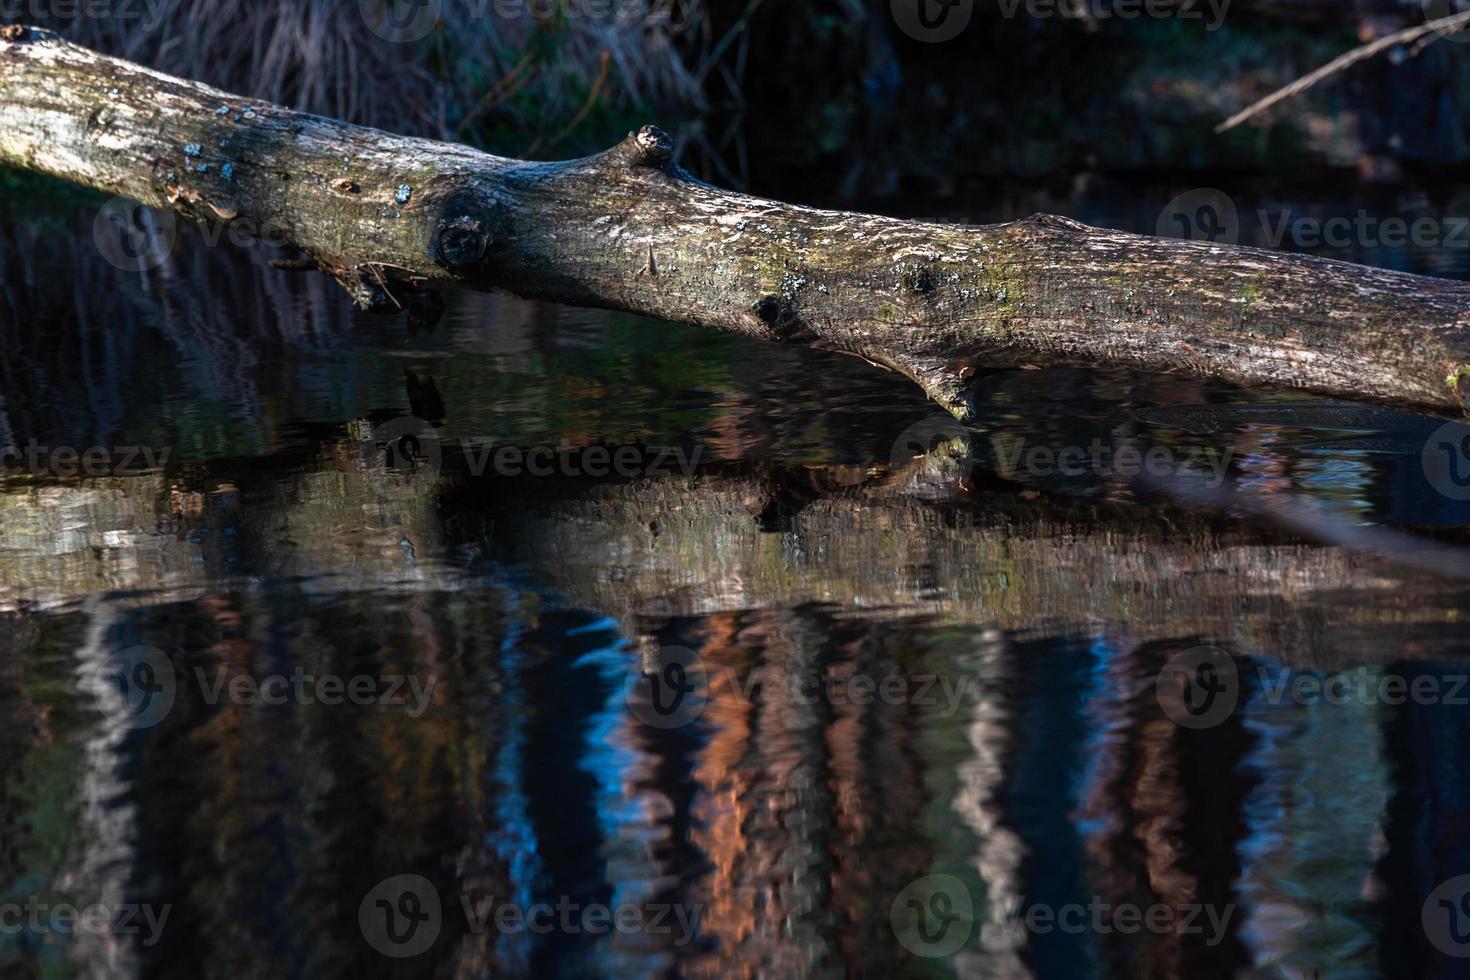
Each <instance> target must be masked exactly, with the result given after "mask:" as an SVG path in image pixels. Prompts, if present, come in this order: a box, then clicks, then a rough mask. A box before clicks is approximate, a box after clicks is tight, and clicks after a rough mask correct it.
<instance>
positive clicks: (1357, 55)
mask: <svg viewBox="0 0 1470 980" xmlns="http://www.w3.org/2000/svg"><path fill="white" fill-rule="evenodd" d="M1466 27H1470V11H1465V12H1464V13H1458V14H1454V15H1453V16H1450V17H1441V18H1440V19H1439V20H1431V21H1429V22H1428V23H1424V24H1420V25H1419V26H1418V27H1410V28H1408V29H1407V30H1402V31H1398V32H1396V33H1393V34H1388V35H1385V36H1383V37H1380V38H1379V39H1378V40H1376V41H1374V42H1373V43H1371V44H1365V45H1363V46H1362V47H1361V48H1354V49H1353V50H1351V51H1349V52H1348V53H1347V54H1344V55H1341V56H1340V57H1337V58H1334V59H1332V60H1331V61H1329V62H1328V63H1327V64H1325V65H1323V66H1322V67H1321V68H1318V69H1317V70H1316V71H1314V72H1312V73H1311V74H1310V75H1303V76H1302V77H1301V78H1298V79H1297V80H1296V81H1294V82H1292V83H1291V84H1290V85H1288V86H1286V87H1285V88H1282V89H1277V90H1276V91H1275V92H1272V93H1271V94H1270V95H1268V96H1266V97H1265V98H1264V99H1262V100H1261V101H1259V102H1257V103H1255V104H1254V105H1252V106H1250V107H1249V108H1246V109H1242V110H1241V111H1240V112H1237V113H1236V114H1235V115H1233V116H1231V117H1230V118H1229V119H1227V120H1225V121H1224V122H1222V123H1221V124H1220V125H1218V126H1216V127H1215V132H1217V133H1223V132H1225V131H1226V130H1227V129H1234V128H1235V127H1236V126H1239V125H1240V124H1241V123H1243V122H1245V121H1246V120H1247V119H1249V118H1250V117H1251V116H1254V115H1256V114H1257V113H1259V112H1261V111H1263V110H1265V109H1269V108H1270V107H1271V106H1273V105H1275V104H1276V103H1278V102H1282V101H1284V100H1286V99H1289V98H1291V97H1292V96H1293V95H1296V94H1298V93H1300V92H1305V91H1306V90H1307V89H1309V88H1311V87H1312V86H1313V85H1316V84H1317V83H1318V82H1320V81H1322V80H1323V79H1324V78H1327V77H1329V76H1332V75H1335V74H1337V73H1338V72H1340V71H1342V70H1343V69H1344V68H1347V67H1349V66H1351V65H1355V64H1357V63H1358V62H1359V61H1362V60H1364V59H1365V58H1371V57H1373V56H1374V55H1376V54H1379V53H1381V52H1383V51H1386V50H1388V49H1389V48H1392V47H1397V46H1398V45H1400V44H1408V43H1409V42H1411V41H1417V40H1419V39H1420V38H1421V37H1424V36H1425V35H1427V34H1435V33H1442V34H1453V33H1455V32H1457V31H1460V30H1463V29H1465V28H1466Z"/></svg>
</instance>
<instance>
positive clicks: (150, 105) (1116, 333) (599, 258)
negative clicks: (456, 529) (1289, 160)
mask: <svg viewBox="0 0 1470 980" xmlns="http://www.w3.org/2000/svg"><path fill="white" fill-rule="evenodd" d="M793 138H796V137H795V136H793ZM672 156H673V145H672V141H671V140H670V139H669V138H668V136H667V135H666V134H664V133H662V132H661V131H660V130H658V129H656V128H654V127H644V128H643V129H642V130H640V131H639V132H637V133H635V134H632V135H630V136H629V137H628V139H627V140H625V141H624V142H622V143H620V144H619V145H617V146H615V147H613V148H612V149H610V150H608V151H606V152H604V153H601V154H598V155H596V156H593V157H588V158H585V159H581V160H573V161H569V162H564V163H536V162H527V161H518V160H511V159H506V158H502V157H497V156H492V155H490V154H486V153H482V152H480V151H477V150H473V149H470V148H468V147H465V146H460V145H456V144H449V143H439V142H433V141H428V140H421V139H410V138H407V137H401V136H395V135H392V134H390V133H386V132H382V131H378V130H372V129H366V128H363V127H358V126H353V125H349V124H347V123H343V122H338V121H334V120H330V119H324V118H321V117H318V116H311V115H307V114H304V113H299V112H294V111H291V110H288V109H284V108H281V107H279V106H276V105H272V104H269V103H265V102H260V101H255V100H248V99H243V98H240V97H238V96H234V95H230V94H228V93H225V92H221V91H218V90H216V89H212V88H209V87H207V86H204V85H201V84H198V83H195V82H190V81H186V80H183V79H178V78H173V77H170V76H167V75H163V74H160V73H158V72H154V71H150V70H148V69H145V68H142V67H140V66H138V65H134V64H132V63H129V62H126V61H122V60H119V59H114V58H109V57H106V56H103V55H100V54H97V53H95V52H92V51H89V50H87V49H85V48H81V47H78V46H76V45H72V44H68V43H66V42H63V41H61V40H60V39H58V38H57V37H56V36H55V35H53V34H50V33H48V32H45V31H40V30H36V29H29V28H24V27H16V26H12V27H6V28H3V29H0V162H3V163H7V164H10V165H12V166H16V167H20V168H23V169H27V170H33V171H38V172H41V173H46V174H51V175H53V176H56V177H60V178H63V179H66V180H70V181H74V182H76V183H79V184H84V185H86V186H89V187H93V188H96V189H99V190H102V191H105V192H108V193H112V194H117V195H121V196H125V197H128V198H131V199H133V200H137V201H139V202H142V203H144V204H148V205H152V206H155V207H161V208H169V209H172V210H174V211H177V212H179V213H180V214H182V215H184V216H186V217H188V218H191V219H195V220H201V221H216V222H225V223H230V224H233V223H235V222H249V223H250V224H252V225H253V226H255V227H265V226H268V227H272V228H279V229H282V230H283V231H284V233H285V235H286V238H287V240H288V242H289V243H290V244H291V245H294V246H295V247H297V248H299V249H300V250H301V251H302V252H303V253H305V254H306V255H307V256H309V257H310V260H311V261H312V262H313V263H315V265H316V267H317V268H319V269H321V270H322V271H323V272H326V273H328V274H330V275H332V276H333V277H335V278H336V279H337V280H338V281H339V282H341V283H342V284H343V285H344V286H345V287H346V288H347V289H348V290H349V291H350V292H351V293H352V294H353V296H354V298H355V299H356V300H357V302H358V303H359V305H361V306H362V307H364V308H366V309H370V310H375V311H380V312H397V311H399V310H401V309H405V308H407V309H410V310H412V311H418V312H420V314H421V315H424V313H423V311H425V310H427V311H429V313H430V314H432V310H433V309H434V302H433V293H434V290H435V289H437V288H438V287H442V286H463V287H468V288H473V289H504V290H508V291H510V292H513V293H516V294H518V295H521V296H525V297H528V298H534V299H541V300H551V301H555V302H562V303H570V304H574V305H580V306H591V307H601V308H607V309H617V310H627V311H630V312H634V313H641V314H646V315H649V316H655V317H662V318H665V319H671V320H681V321H686V322H692V323H696V324H700V325H703V326H709V327H713V328H716V329H720V330H726V331H731V332H735V333H740V334H744V335H747V336H750V337H756V338H761V339H765V340H772V341H784V342H795V343H803V344H808V345H811V346H814V347H820V348H825V349H830V350H837V351H842V352H845V353H849V354H853V355H856V356H859V357H862V358H864V359H866V360H868V361H869V362H871V363H874V364H877V365H880V366H883V367H886V368H888V369H890V370H893V371H897V372H899V373H901V374H903V375H904V376H906V377H908V378H911V379H912V380H913V381H915V382H916V383H918V384H919V385H920V386H921V387H922V388H923V389H924V391H925V392H926V393H927V394H928V395H929V396H930V397H931V398H933V399H934V400H935V401H937V402H939V403H940V404H941V405H943V406H944V407H945V408H947V409H948V410H949V411H951V412H952V413H954V414H955V416H956V417H958V418H960V419H962V420H963V419H968V418H969V417H970V416H971V415H973V411H974V410H973V407H972V405H971V402H970V400H969V398H968V395H967V387H968V382H969V380H970V378H971V377H973V376H974V375H975V374H976V372H979V371H984V370H988V369H992V368H1004V367H1015V366H1021V365H1032V364H1034V365H1068V364H1071V365H1102V364H1118V365H1125V366H1130V367H1135V368H1141V369H1144V370H1150V371H1177V372H1183V373H1187V374H1192V375H1196V376H1201V377H1216V378H1222V379H1225V380H1228V381H1233V382H1236V383H1240V384H1246V385H1253V386H1274V387H1282V388H1297V389H1305V390H1310V391H1314V392H1319V393H1323V394H1328V395H1333V396H1338V397H1346V398H1353V399H1357V400H1362V401H1373V402H1383V403H1393V404H1402V405H1408V406H1413V407H1416V408H1420V409H1424V410H1429V411H1436V412H1441V413H1454V414H1460V413H1463V412H1464V411H1465V410H1466V409H1467V407H1470V284H1465V283H1459V282H1451V281H1447V280H1440V279H1432V278H1426V277H1420V276H1412V275H1407V274H1403V273H1397V272H1388V271H1383V270H1376V269H1369V268H1366V267H1362V266H1356V265H1351V264H1347V263H1342V262H1333V261H1329V260H1325V259H1317V258H1311V257H1306V256H1299V255H1288V254H1282V253H1277V252H1270V251H1263V250H1258V249H1250V248H1240V247H1233V246H1225V245H1216V244H1212V243H1206V242H1186V241H1176V240H1172V239H1160V238H1151V237H1147V236H1139V235H1130V234H1123V233H1120V232H1112V231H1104V230H1101V229H1096V228H1091V227H1088V226H1086V225H1082V224H1079V223H1077V222H1075V221H1071V220H1068V219H1065V218H1058V217H1054V216H1049V215H1036V216H1033V217H1031V218H1028V219H1025V220H1023V221H1017V222H1011V223H1008V224H1000V225H990V226H984V227H964V226H958V225H944V224H933V223H924V222H915V221H901V220H896V219H891V218H883V217H877V216H871V215H863V214H852V213H844V212H834V211H822V210H817V209H813V208H807V207H800V206H796V205H789V204H782V203H779V202H775V201H768V200H763V199H759V198H755V197H749V196H746V195H741V194H736V193H733V192H729V191H724V190H721V189H719V188H716V187H712V186H710V185H708V184H705V183H703V182H700V181H698V180H695V179H694V178H692V177H691V176H689V175H688V174H687V173H685V172H684V171H682V170H681V169H679V168H678V167H677V166H676V165H675V163H674V162H673V159H672Z"/></svg>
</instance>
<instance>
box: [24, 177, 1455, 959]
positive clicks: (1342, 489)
mask: <svg viewBox="0 0 1470 980" xmlns="http://www.w3.org/2000/svg"><path fill="white" fill-rule="evenodd" d="M1179 190H1180V189H1178V188H1175V189H1167V188H1164V189H1157V190H1152V191H1149V190H1140V189H1131V190H1128V189H1120V188H1109V187H1103V188H1096V187H1092V188H1088V187H1082V188H1070V189H1068V190H1067V195H1069V196H1067V198H1066V200H1065V201H1059V200H1056V199H1052V200H1042V201H1039V202H1038V201H1037V199H1036V198H1037V195H1036V194H1035V193H1034V192H1032V193H1030V194H1029V195H1020V194H1002V195H998V196H993V197H991V198H988V199H987V201H988V203H987V204H985V205H983V206H981V205H977V206H976V207H975V208H973V209H971V210H969V211H965V209H964V208H962V207H961V208H958V210H959V211H961V212H964V213H963V214H962V215H961V216H964V217H971V218H975V219H979V218H986V219H991V218H1001V217H1015V216H1018V215H1019V214H1024V213H1026V211H1029V210H1032V209H1034V208H1035V207H1038V206H1045V207H1048V208H1050V209H1053V210H1061V211H1068V212H1070V213H1073V214H1076V215H1077V216H1078V217H1081V218H1083V219H1091V220H1094V221H1097V222H1099V223H1105V224H1110V225H1113V226H1118V227H1134V228H1139V229H1140V230H1146V231H1151V230H1152V227H1151V224H1152V222H1153V220H1154V217H1155V216H1156V215H1157V213H1158V210H1159V207H1160V206H1161V205H1162V203H1163V201H1166V200H1168V199H1169V198H1170V197H1171V196H1173V195H1174V194H1176V193H1178V192H1179ZM1058 193H1061V192H1058ZM1273 193H1278V194H1279V193H1282V192H1273ZM1041 196H1042V197H1045V196H1046V195H1041ZM1268 196H1269V195H1268ZM1244 200H1246V199H1244V198H1242V201H1244ZM1424 200H1425V201H1426V202H1427V203H1425V204H1424V205H1423V206H1425V207H1448V205H1447V204H1446V203H1445V202H1446V201H1451V200H1457V199H1454V198H1451V197H1448V196H1431V197H1428V198H1425V199H1424ZM1400 203H1401V202H1400ZM1254 206H1255V205H1254V204H1252V205H1251V207H1254ZM1301 206H1302V207H1307V208H1319V209H1326V210H1330V209H1332V208H1334V207H1336V208H1338V209H1339V210H1341V209H1343V208H1345V207H1346V206H1345V205H1342V204H1341V202H1331V201H1329V202H1327V203H1325V204H1320V205H1318V204H1312V203H1310V202H1308V203H1307V204H1304V205H1301ZM1393 206H1394V205H1392V204H1390V205H1386V207H1390V208H1391V207H1393ZM946 207H948V208H950V211H949V213H951V214H954V213H956V206H955V205H954V204H953V202H950V203H949V204H947V205H946ZM7 209H8V212H9V213H7V214H5V215H4V216H3V217H0V228H3V229H4V231H3V232H0V262H3V268H4V273H3V280H0V283H3V287H0V288H3V292H0V318H3V319H0V326H3V338H4V344H5V356H4V358H3V359H0V379H3V387H0V398H3V402H0V446H3V447H4V448H6V449H7V450H8V451H9V455H8V456H7V458H6V465H5V468H4V470H3V472H0V493H3V495H4V499H3V507H0V646H3V651H4V657H3V660H0V961H3V962H4V964H5V965H6V974H7V975H17V976H29V975H34V976H42V975H45V976H69V975H84V976H114V975H115V976H168V977H174V976H178V977H192V976H197V975H214V976H261V977H276V976H289V975H303V976H304V975H310V976H337V975H358V976H377V975H385V976H455V977H460V976H464V977H469V976H520V975H534V976H589V975H650V974H652V975H660V974H681V975H688V976H755V975H764V976H841V975H863V976H868V975H871V976H889V975H895V974H897V975H931V974H932V975H951V974H952V975H960V976H984V977H1024V976H1044V977H1074V976H1078V977H1080V976H1160V977H1165V976H1167V977H1173V976H1179V977H1214V976H1221V977H1223V976H1236V975H1246V976H1262V977H1265V976H1290V977H1316V976H1334V977H1335V976H1375V975H1392V976H1446V977H1448V976H1457V975H1463V974H1465V973H1466V970H1465V968H1464V963H1465V962H1466V961H1465V960H1463V959H1462V958H1461V957H1464V956H1465V955H1466V954H1470V932H1467V931H1466V930H1467V929H1470V897H1467V896H1470V878H1465V877H1460V876H1464V875H1470V843H1467V836H1466V835H1467V833H1470V791H1467V788H1466V787H1467V785H1470V782H1467V778H1470V755H1467V753H1466V751H1465V745H1466V737H1467V735H1470V707H1467V706H1466V705H1467V699H1470V685H1467V684H1465V678H1466V676H1467V674H1470V662H1467V659H1466V656H1465V655H1466V652H1467V644H1466V627H1465V622H1466V619H1467V616H1470V587H1467V584H1466V582H1467V577H1470V559H1467V558H1466V551H1465V550H1464V549H1465V547H1466V544H1467V542H1466V538H1467V535H1466V533H1465V528H1466V526H1467V525H1470V503H1467V502H1466V500H1465V499H1464V498H1466V497H1470V492H1466V493H1460V492H1459V491H1460V490H1462V489H1463V486H1462V484H1460V483H1458V482H1456V480H1455V479H1454V478H1455V477H1456V476H1459V475H1461V470H1460V469H1458V468H1456V466H1457V465H1459V464H1470V460H1460V459H1457V457H1456V452H1457V448H1456V447H1457V445H1458V444H1457V443H1456V442H1455V441H1453V440H1450V441H1444V440H1442V439H1441V440H1440V442H1442V443H1443V445H1440V442H1436V439H1437V438H1438V437H1437V436H1436V433H1438V432H1440V426H1441V425H1442V420H1437V419H1426V418H1420V417H1414V416H1408V415H1404V414H1402V413H1386V412H1382V411H1379V410H1370V409H1365V408H1362V407H1354V406H1342V405H1325V404H1323V403H1321V402H1318V401H1312V400H1305V399H1302V398H1300V397H1296V396H1287V395H1280V394H1276V395H1267V394H1260V393H1250V392H1244V391H1240V390H1237V389H1233V388H1230V387H1227V386H1224V385H1216V384H1201V383H1199V382H1196V381H1192V380H1188V379H1179V378H1163V377H1149V376H1143V375H1137V374H1129V373H1125V372H1114V371H1081V370H1066V371H1014V372H1006V373H1003V374H996V375H992V376H989V377H987V378H984V379H982V381H981V382H980V392H981V394H980V398H979V400H980V403H981V404H982V406H983V409H982V411H981V413H980V418H981V420H982V421H981V424H980V425H979V426H978V427H977V429H976V430H975V431H973V432H969V433H957V432H955V431H954V430H953V428H952V427H951V426H948V425H947V424H946V423H945V422H944V420H943V418H942V416H939V415H938V414H937V412H936V411H935V409H933V408H932V406H930V405H928V404H926V403H925V402H924V400H923V399H922V397H920V396H919V395H918V394H917V392H916V391H914V390H913V389H912V387H911V386H910V385H908V384H907V383H906V382H903V381H901V380H898V379H896V378H894V377H893V376H891V375H886V374H884V373H882V372H880V371H878V370H877V369H875V368H872V367H870V366H868V365H866V364H864V363H862V362H861V361H857V360H849V359H844V358H840V357H836V356H829V355H822V354H817V353H811V352H803V351H791V350H785V349H780V348H776V347H770V346H760V345H756V344H752V343H749V342H745V341H741V340H737V339H732V338H728V337H724V336H720V335H717V334H713V333H710V332H707V331H701V330H695V329H690V328H685V327H680V326H676V325H672V324H662V323H654V322H648V321H644V320H640V319H638V318H634V317H628V316H621V315H610V314H604V313H595V312H585V311H574V310H567V309H559V308H551V307H546V306H540V305H536V304H529V303H523V302H520V301H516V300H513V299H509V298H504V297H485V296H472V295H465V296H455V297H451V306H450V311H449V314H448V316H447V318H446V320H445V322H444V323H443V324H441V325H440V327H439V328H438V330H437V331H435V332H434V333H433V334H432V335H429V336H423V335H420V336H416V337H408V336H406V335H405V331H404V328H403V324H402V323H401V322H399V321H396V320H379V319H371V318H366V317H363V316H359V315H357V314H355V313H353V312H352V311H351V310H350V309H349V307H348V304H347V302H346V300H345V298H344V297H343V296H342V295H340V292H339V291H338V290H336V287H334V286H330V285H329V284H327V283H324V282H322V281H320V279H319V278H317V277H314V276H313V277H306V276H292V275H290V274H287V273H281V272H276V271H273V270H270V269H268V268H266V267H265V264H264V262H265V260H266V259H267V258H270V257H272V256H274V255H275V253H274V252H273V250H271V249H270V248H269V247H267V246H264V245H261V246H255V247H251V248H246V249H238V248H230V247H221V248H206V247H203V246H202V245H201V244H200V243H199V241H198V240H197V238H196V237H195V236H194V234H193V232H192V231H191V232H187V233H186V234H185V236H184V240H183V242H182V243H181V244H180V247H179V248H178V249H177V250H176V252H175V254H174V256H173V258H172V259H171V260H170V261H169V262H168V263H166V264H165V265H164V266H162V267H161V268H160V269H157V270H155V271H151V272H148V273H137V272H123V271H119V270H117V269H116V268H114V267H113V266H112V265H109V264H108V263H107V262H105V261H103V260H102V259H101V258H100V257H99V251H98V249H97V248H96V247H94V244H93V238H92V233H91V229H92V222H93V217H94V215H95V214H96V202H90V203H88V202H85V201H83V202H76V201H65V200H27V201H18V200H12V201H11V202H9V203H8V204H7ZM914 210H915V212H916V213H923V212H924V206H923V205H915V207H914ZM1349 210H1350V209H1349ZM931 213H932V212H931ZM1246 237H1247V238H1248V237H1249V234H1247V235H1246ZM1338 257H1347V258H1357V259H1359V260H1363V261H1376V262H1378V263H1379V264H1386V265H1393V266H1395V267H1403V268H1409V269H1412V270H1413V271H1420V272H1432V273H1437V274H1442V275H1455V276H1463V275H1465V274H1466V273H1467V270H1466V268H1465V261H1464V259H1465V255H1464V252H1463V251H1459V250H1456V249H1454V248H1451V247H1447V248H1444V249H1441V250H1438V251H1431V252H1424V251H1416V252H1412V253H1410V252H1402V253H1401V252H1395V251H1392V250H1390V251H1388V252H1382V251H1375V250H1373V249H1366V250H1364V251H1363V253H1362V254H1352V255H1340V256H1338ZM1455 434H1456V433H1454V432H1452V433H1451V435H1455ZM956 436H960V437H962V439H968V443H967V444H966V443H964V442H963V441H961V442H960V443H959V445H960V447H961V448H960V449H959V450H956V449H955V445H956V443H954V442H947V440H952V439H953V438H955V437H956ZM1426 446H1428V447H1429V449H1428V452H1427V453H1426ZM931 448H935V450H936V451H935V452H933V453H931V454H930V455H928V456H927V457H922V451H923V450H925V449H931ZM89 449H95V450H96V452H94V453H91V454H90V455H89V454H88V453H87V451H88V450H89ZM487 449H489V450H492V451H493V452H491V453H490V454H488V455H487ZM502 449H505V450H506V452H507V454H508V455H506V456H505V457H501V456H498V455H496V453H498V452H499V451H500V450H502ZM67 450H72V451H73V452H72V453H68V452H67ZM1135 456H1136V458H1137V460H1138V461H1139V462H1137V463H1133V462H1131V461H1132V460H1133V459H1134V457H1135ZM916 457H922V458H917V459H916ZM616 460H621V461H622V462H621V464H617V465H614V463H613V461H616ZM1149 460H1152V461H1153V462H1154V463H1155V464H1157V465H1151V464H1149V463H1148V462H1147V461H1149ZM84 462H86V463H87V465H88V466H90V467H91V469H92V472H91V473H79V472H78V471H79V470H81V469H82V468H83V464H84ZM589 471H591V472H589ZM1467 472H1470V470H1467ZM1324 684H1325V687H1324V686H1323V685H1324ZM1191 685H1193V686H1191ZM67 909H77V910H87V914H89V915H90V916H91V918H89V919H86V921H81V922H78V921H73V920H72V918H71V917H69V914H68V912H67V911H66V910H67ZM528 920H529V921H528ZM409 954H411V955H409Z"/></svg>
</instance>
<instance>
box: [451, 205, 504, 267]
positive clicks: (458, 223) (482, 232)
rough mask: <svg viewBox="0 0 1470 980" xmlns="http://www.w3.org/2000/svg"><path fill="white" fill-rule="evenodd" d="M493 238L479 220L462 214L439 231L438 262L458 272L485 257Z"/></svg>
mask: <svg viewBox="0 0 1470 980" xmlns="http://www.w3.org/2000/svg"><path fill="white" fill-rule="evenodd" d="M493 238H494V236H493V234H492V233H491V232H490V230H489V229H488V228H486V227H485V223H484V222H483V221H481V220H480V219H479V218H475V217H472V216H471V215H468V214H462V215H460V216H458V217H456V218H451V219H449V221H448V222H447V223H445V225H444V226H443V227H442V228H440V229H439V261H440V262H442V263H443V264H444V265H445V266H446V267H447V268H449V269H453V270H454V271H456V272H459V271H461V270H464V269H468V268H470V267H471V266H473V265H474V264H475V263H477V262H479V261H480V260H481V259H483V258H484V257H485V251H486V249H488V248H489V247H490V242H491V241H492V240H493Z"/></svg>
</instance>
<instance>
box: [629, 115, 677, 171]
mask: <svg viewBox="0 0 1470 980" xmlns="http://www.w3.org/2000/svg"><path fill="white" fill-rule="evenodd" d="M630 138H631V139H632V141H633V146H634V147H635V148H636V150H637V158H638V161H639V162H640V163H643V164H646V165H648V166H651V167H660V166H663V165H664V164H665V163H668V162H669V161H670V160H672V159H673V158H674V138H673V137H672V136H670V135H669V134H668V133H666V132H664V131H663V130H662V129H659V128H658V127H657V126H652V125H649V126H644V127H643V128H642V129H640V130H638V132H636V133H633V134H632V135H631V137H630Z"/></svg>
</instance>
